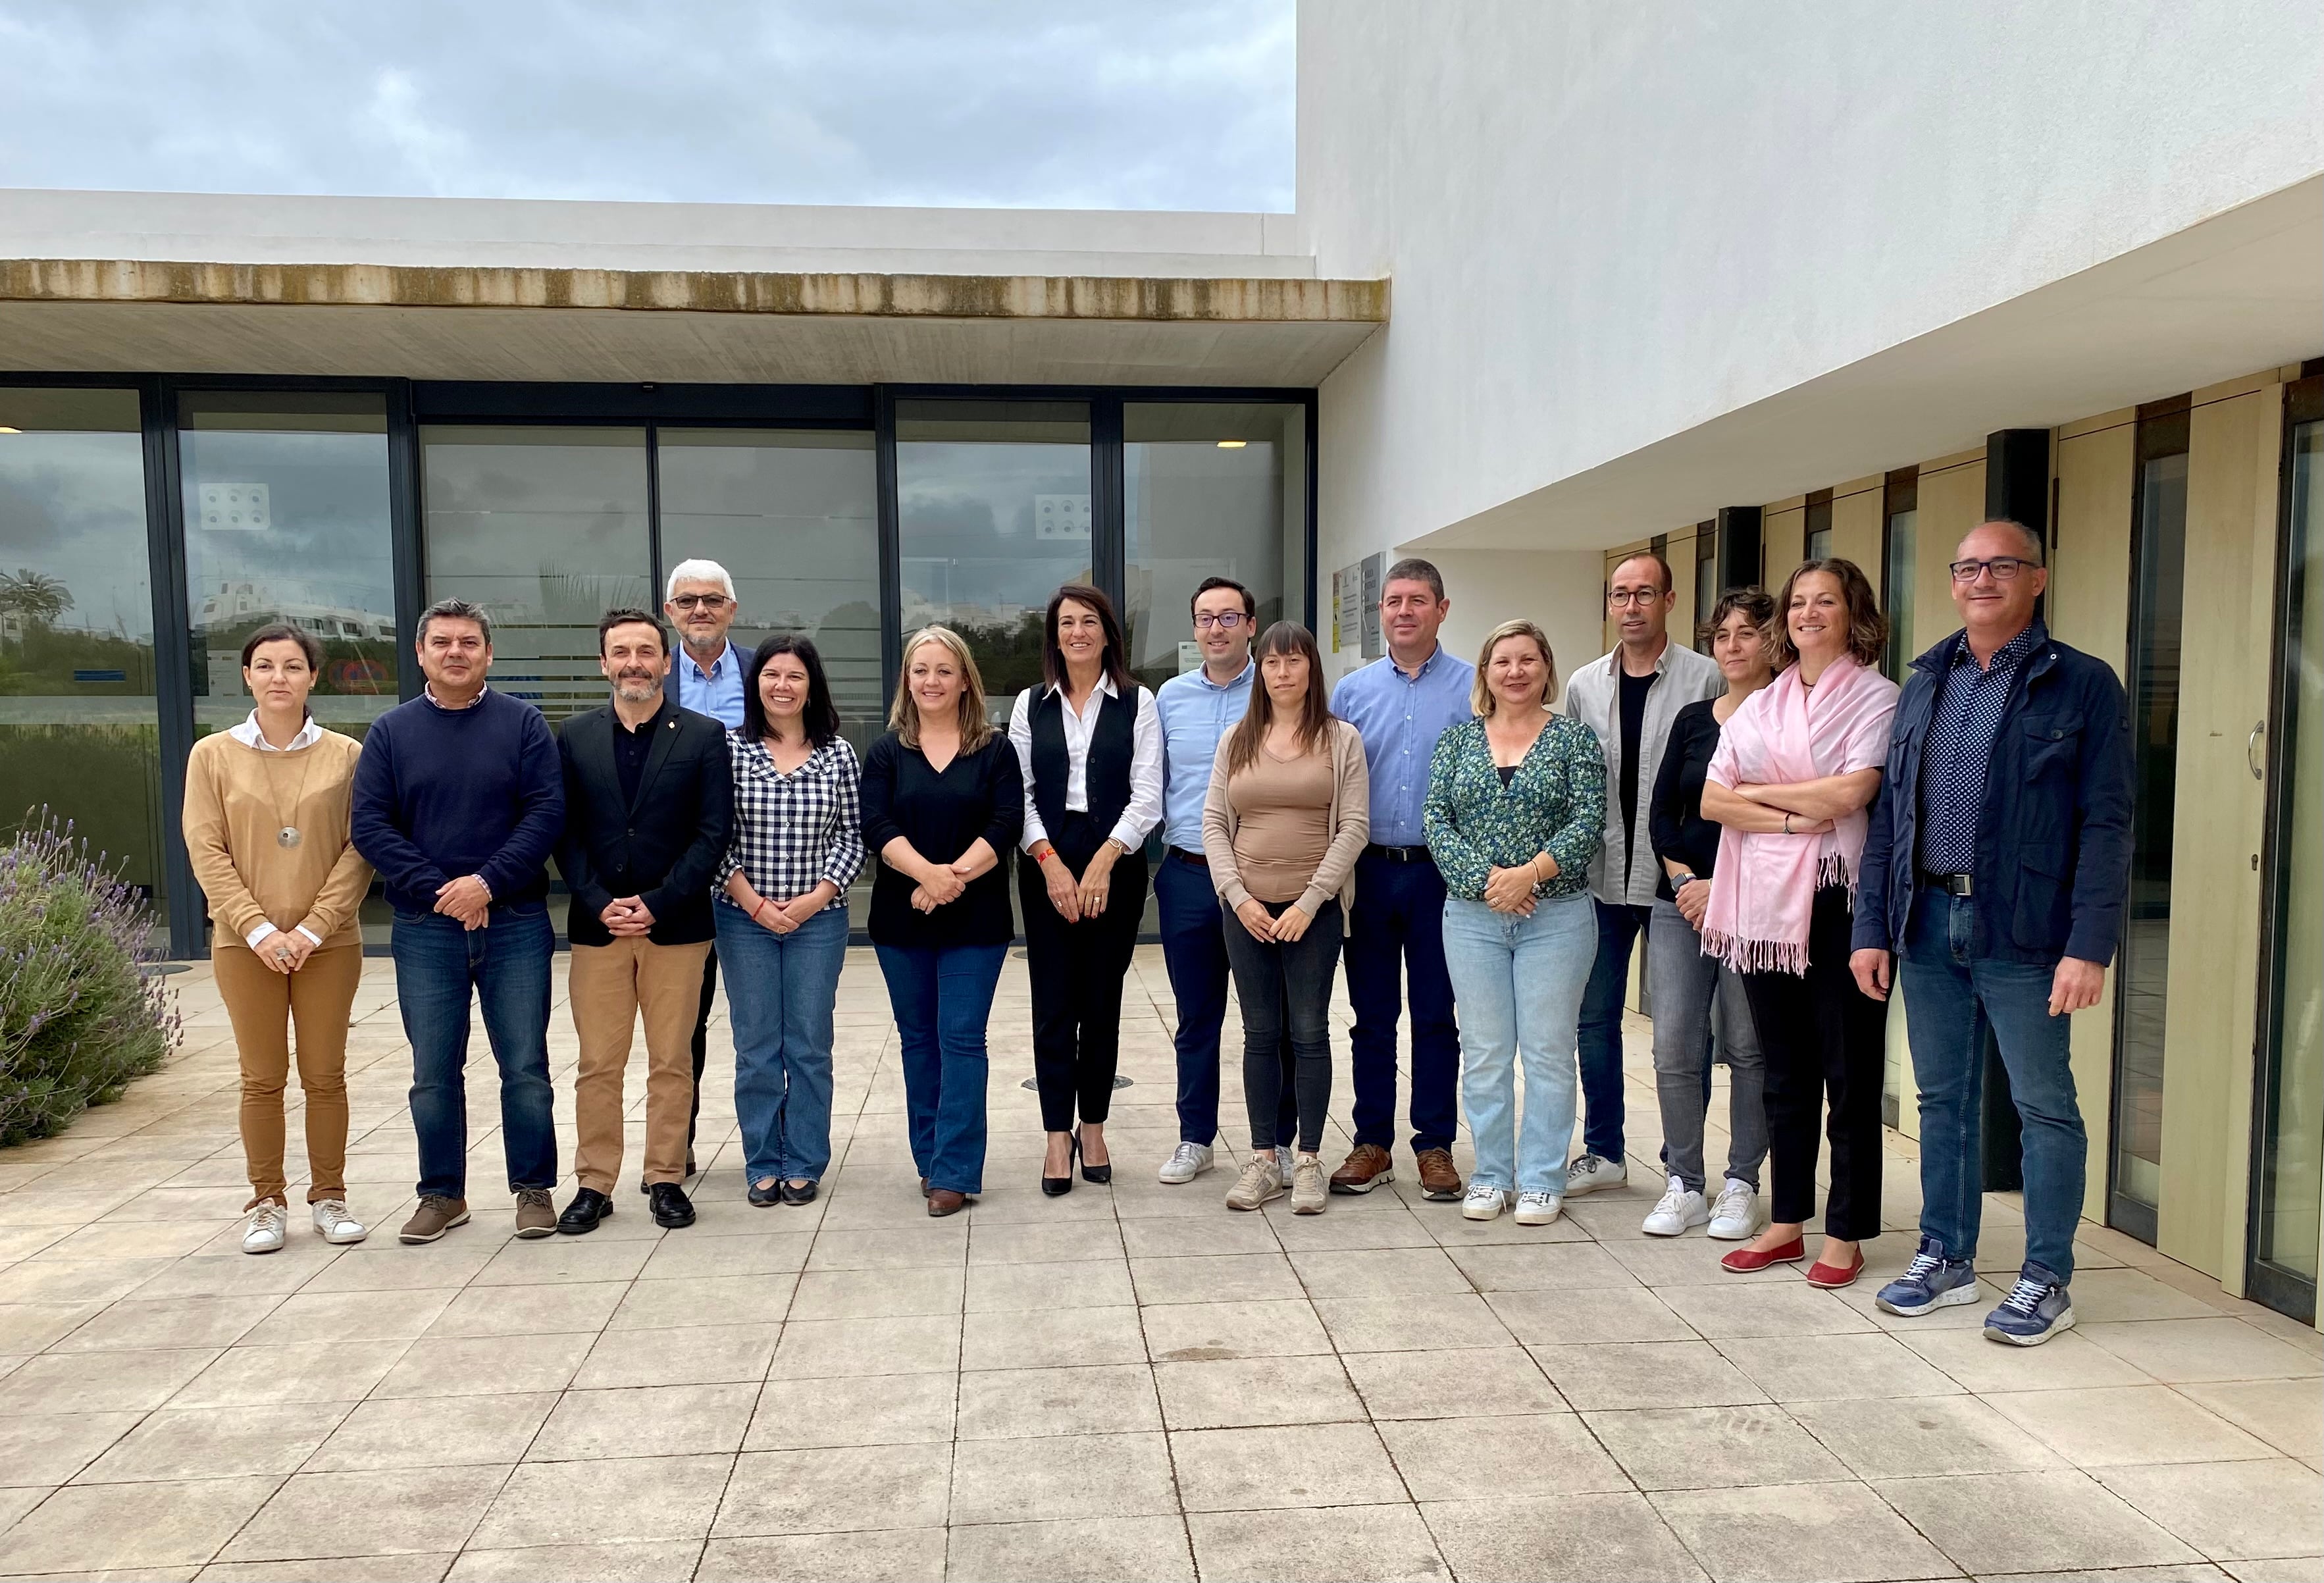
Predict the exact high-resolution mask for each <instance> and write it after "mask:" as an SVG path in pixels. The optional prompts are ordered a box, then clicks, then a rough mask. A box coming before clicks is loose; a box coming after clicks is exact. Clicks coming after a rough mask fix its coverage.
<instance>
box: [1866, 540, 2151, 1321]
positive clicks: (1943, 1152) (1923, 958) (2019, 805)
mask: <svg viewBox="0 0 2324 1583" xmlns="http://www.w3.org/2000/svg"><path fill="white" fill-rule="evenodd" d="M2042 548H2043V546H2042V540H2041V538H2040V537H2039V536H2038V535H2036V534H2035V533H2033V531H2032V530H2031V529H2027V528H2025V527H2024V526H2023V525H2022V524H2020V523H2016V522H2007V521H1995V522H1987V523H1984V524H1982V525H1980V526H1979V527H1978V528H1976V529H1972V530H1971V531H1970V533H1969V537H1968V538H1964V539H1962V540H1961V542H1960V549H1958V550H1957V551H1955V552H1954V553H1955V554H1956V555H1957V556H1959V557H1960V558H1959V559H1957V560H1955V561H1954V562H1953V563H1952V564H1951V566H1950V571H1951V574H1952V594H1953V606H1954V608H1955V609H1957V610H1959V611H1960V615H1961V630H1960V631H1958V632H1955V633H1953V634H1952V636H1950V637H1949V638H1947V639H1946V640H1944V641H1943V642H1941V643H1940V644H1938V645H1937V646H1936V647H1935V648H1933V649H1930V650H1929V651H1928V652H1927V653H1926V654H1923V655H1922V656H1921V657H1920V658H1918V659H1915V660H1914V661H1913V674H1912V676H1911V677H1910V678H1909V679H1908V680H1907V681H1906V682H1905V683H1904V695H1903V697H1901V698H1900V699H1898V700H1897V704H1896V721H1895V726H1894V728H1893V732H1892V734H1891V736H1890V739H1889V746H1888V762H1887V765H1886V772H1885V773H1884V774H1883V776H1882V778H1881V781H1880V795H1879V796H1878V797H1877V798H1876V799H1875V800H1874V802H1873V805H1872V809H1871V823H1870V828H1869V831H1868V832H1867V834H1866V836H1865V841H1864V860H1863V862H1862V863H1861V864H1860V865H1859V867H1858V875H1857V890H1856V924H1855V940H1854V943H1855V947H1856V949H1855V951H1854V953H1852V954H1851V955H1850V956H1849V969H1850V970H1851V971H1853V972H1854V973H1855V975H1856V981H1857V984H1858V987H1859V988H1860V989H1863V991H1864V992H1865V993H1866V994H1867V995H1869V996H1871V997H1872V998H1873V999H1876V1000H1885V999H1887V998H1888V990H1889V987H1890V984H1891V981H1892V974H1893V975H1894V976H1895V978H1901V979H1902V980H1903V982H1904V1025H1905V1033H1906V1035H1907V1037H1908V1039H1909V1041H1910V1043H1911V1045H1912V1050H1913V1078H1914V1082H1915V1083H1916V1084H1917V1086H1918V1087H1919V1090H1920V1103H1921V1246H1920V1250H1919V1251H1918V1252H1917V1253H1916V1254H1915V1255H1914V1258H1913V1262H1912V1264H1911V1265H1908V1266H1907V1267H1906V1269H1905V1271H1904V1275H1902V1276H1900V1277H1898V1278H1897V1279H1896V1280H1894V1281H1891V1282H1890V1283H1888V1284H1887V1285H1886V1286H1884V1287H1882V1288H1881V1289H1880V1293H1879V1295H1878V1296H1877V1298H1875V1299H1874V1301H1875V1302H1877V1303H1878V1304H1879V1305H1880V1306H1881V1307H1882V1308H1884V1309H1886V1311H1888V1312H1890V1313H1895V1314H1903V1315H1906V1316H1913V1315H1918V1314H1924V1313H1929V1312H1932V1311H1934V1310H1936V1309H1939V1308H1948V1307H1951V1306H1953V1305H1955V1304H1959V1303H1968V1302H1977V1301H1978V1280H1977V1265H1976V1260H1977V1238H1978V1224H1979V1220H1980V1219H1981V1212H1982V1210H1983V1209H1984V1187H1985V1183H1984V1180H1983V1175H1984V1170H1983V1161H1982V1160H1981V1158H1980V1155H1981V1152H1982V1145H1983V1142H1984V1121H1985V1104H1984V1083H1985V1050H1986V1037H1987V1033H1988V1032H1989V1033H1990V1034H1991V1035H1992V1038H1993V1042H1994V1044H1995V1045H1997V1046H1998V1047H1999V1049H2000V1052H2001V1064H2002V1067H2003V1069H2004V1070H2005V1071H2006V1072H2007V1073H2008V1076H2009V1097H2010V1100H2012V1102H2014V1103H2015V1105H2016V1107H2017V1115H2018V1119H2019V1121H2020V1122H2021V1123H2022V1126H2023V1146H2024V1169H2025V1260H2024V1265H2023V1266H2022V1268H2021V1269H2020V1271H2019V1274H2018V1277H2017V1280H2016V1282H2015V1284H2013V1285H2012V1287H2011V1288H2010V1291H2009V1293H2008V1294H2007V1295H2006V1296H2005V1297H2004V1298H2003V1299H2002V1301H2001V1302H2000V1304H1999V1305H1998V1306H1997V1307H1996V1308H1995V1309H1994V1310H1993V1311H1991V1312H1989V1313H1987V1315H1986V1319H1985V1333H1986V1336H1987V1339H1991V1340H1995V1341H2002V1342H2006V1343H2008V1344H2010V1345H2012V1346H2017V1347H2034V1346H2039V1345H2040V1344H2041V1343H2043V1342H2044V1341H2047V1340H2048V1339H2050V1338H2051V1337H2052V1336H2055V1335H2057V1334H2058V1333H2059V1332H2060V1331H2061V1330H2068V1329H2070V1328H2071V1327H2072V1325H2073V1323H2074V1306H2073V1303H2072V1302H2071V1300H2070V1298H2069V1296H2068V1294H2067V1288H2068V1286H2069V1284H2070V1283H2071V1282H2072V1280H2073V1276H2074V1229H2075V1226H2076V1223H2077V1222H2078V1221H2079V1220H2080V1218H2081V1212H2082V1189H2083V1180H2082V1179H2083V1173H2084V1171H2085V1169H2086V1167H2087V1163H2088V1156H2089V1139H2088V1137H2086V1136H2085V1134H2084V1132H2083V1128H2082V1115H2081V1109H2080V1105H2079V1104H2078V1102H2077V1101H2076V1099H2075V1095H2074V1072H2073V1068H2072V1065H2071V1064H2070V1041H2071V1034H2070V1023H2071V1020H2072V1016H2073V1014H2074V1013H2075V1012H2077V1011H2080V1010H2083V1009H2085V1008H2089V1007H2090V1006H2094V1005H2096V1004H2097V1003H2098V996H2099V994H2100V993H2101V992H2102V991H2103V990H2104V989H2105V988H2106V973H2107V963H2108V962H2112V961H2113V960H2114V953H2115V946H2116V943H2118V941H2119V940H2120V938H2121V934H2122V914H2123V903H2124V900H2125V898H2126V896H2127V894H2128V891H2129V886H2130V857H2131V840H2130V816H2131V804H2132V797H2133V778H2134V777H2135V773H2136V768H2135V763H2134V760H2133V758H2132V752H2131V744H2130V722H2129V712H2128V709H2127V706H2126V704H2125V701H2124V698H2123V691H2122V685H2121V683H2119V682H2118V681H2116V679H2115V675H2114V672H2113V671H2112V670H2111V669H2110V668H2108V667H2107V666H2106V665H2105V664H2104V663H2103V662H2102V661H2099V660H2097V659H2093V658H2091V657H2090V656H2089V655H2087V654H2083V653H2081V652H2080V651H2078V650H2076V649H2069V648H2068V647H2066V645H2064V644H2063V643H2061V642H2059V641H2058V640H2056V639H2054V638H2052V637H2051V636H2050V633H2049V630H2048V629H2047V628H2046V627H2045V626H2043V622H2042V618H2041V616H2040V615H2039V614H2038V613H2037V612H2036V609H2035V605H2036V603H2037V602H2038V601H2039V600H2040V598H2041V596H2042V591H2043V589H2044V588H2045V587H2047V586H2048V585H2049V581H2050V575H2049V573H2048V572H2047V571H2046V570H2045V569H2043V565H2042ZM1900 958H1901V961H1900V960H1899V959H1900Z"/></svg>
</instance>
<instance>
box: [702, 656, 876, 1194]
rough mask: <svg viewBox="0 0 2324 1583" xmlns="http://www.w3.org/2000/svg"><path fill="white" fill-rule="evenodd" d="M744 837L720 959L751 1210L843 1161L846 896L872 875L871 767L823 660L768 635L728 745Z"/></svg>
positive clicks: (745, 676)
mask: <svg viewBox="0 0 2324 1583" xmlns="http://www.w3.org/2000/svg"><path fill="white" fill-rule="evenodd" d="M726 748H727V758H728V759H729V761H730V762H731V763H732V765H733V775H734V824H733V838H732V842H731V844H730V845H729V847H728V849H727V852H726V861H725V862H724V864H723V865H722V866H721V868H720V870H719V874H718V885H719V904H718V906H717V907H715V908H713V909H712V910H713V911H714V912H715V914H716V916H717V924H718V957H719V960H720V961H721V962H724V964H725V966H726V971H725V972H724V974H723V975H722V977H723V978H724V980H725V983H726V1008H727V1011H728V1013H729V1015H730V1016H731V1017H732V1018H733V1024H734V1116H735V1119H736V1121H737V1122H738V1123H739V1124H740V1126H741V1128H742V1150H743V1156H744V1160H743V1164H744V1179H745V1180H746V1181H747V1182H748V1183H750V1193H751V1201H752V1203H754V1204H757V1205H759V1206H761V1208H764V1207H765V1206H766V1205H769V1204H772V1203H776V1202H781V1203H787V1204H804V1203H811V1202H813V1201H814V1200H815V1192H816V1182H817V1181H818V1180H820V1179H821V1177H822V1175H823V1173H824V1169H825V1167H826V1166H827V1165H829V1164H831V1046H832V1040H833V1031H832V1011H833V1007H834V1004H835V1002H836V1000H837V999H838V995H839V970H840V968H841V966H842V965H843V964H844V962H846V960H847V888H848V886H849V885H850V884H852V883H853V881H854V879H855V876H856V874H857V872H858V871H859V870H862V867H863V817H862V768H861V766H859V765H858V764H857V762H856V759H855V750H854V749H853V748H851V747H849V746H848V745H847V740H846V739H845V738H844V737H843V736H841V735H840V734H839V710H838V708H837V706H836V705H835V704H833V703H832V701H831V684H830V683H829V682H828V681H826V680H825V677H824V674H823V658H822V657H821V656H820V655H818V654H817V653H816V648H815V645H814V643H813V642H811V641H809V640H807V639H805V638H792V637H781V638H770V639H768V640H766V641H765V642H763V643H761V644H760V645H759V649H758V652H757V653H755V654H753V655H752V656H751V663H750V664H749V665H747V666H745V667H743V670H742V729H740V730H739V731H734V732H728V733H727V737H726Z"/></svg>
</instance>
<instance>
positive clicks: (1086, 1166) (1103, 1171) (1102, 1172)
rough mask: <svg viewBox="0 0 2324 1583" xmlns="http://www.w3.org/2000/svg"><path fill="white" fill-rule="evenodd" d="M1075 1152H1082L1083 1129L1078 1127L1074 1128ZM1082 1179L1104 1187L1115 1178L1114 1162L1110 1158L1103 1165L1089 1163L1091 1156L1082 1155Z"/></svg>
mask: <svg viewBox="0 0 2324 1583" xmlns="http://www.w3.org/2000/svg"><path fill="white" fill-rule="evenodd" d="M1081 1153H1082V1129H1081V1128H1080V1127H1074V1154H1076V1155H1080V1154H1081ZM1082 1180H1083V1181H1084V1182H1088V1183H1095V1184H1096V1185H1097V1186H1100V1187H1103V1186H1104V1185H1105V1184H1106V1183H1109V1182H1111V1181H1112V1180H1113V1162H1112V1161H1111V1160H1108V1161H1107V1162H1106V1163H1105V1164H1102V1165H1093V1164H1090V1163H1089V1156H1088V1155H1082Z"/></svg>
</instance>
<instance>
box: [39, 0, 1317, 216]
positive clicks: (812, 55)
mask: <svg viewBox="0 0 2324 1583" xmlns="http://www.w3.org/2000/svg"><path fill="white" fill-rule="evenodd" d="M1293 27H1294V15H1293V0H1148V3H1146V4H1139V3H1138V0H916V3H915V0H813V3H803V0H759V3H757V4H748V3H743V0H660V3H657V0H631V3H630V4H626V5H614V4H611V3H609V0H460V3H457V4H455V3H447V0H396V3H395V4H392V5H380V4H358V3H355V0H335V3H327V4H319V5H318V4H315V3H314V0H303V3H293V0H201V3H200V4H196V5H188V4H185V3H183V0H167V3H162V4H152V3H148V0H74V3H72V4H58V3H56V0H0V106H5V107H6V113H5V115H0V188H6V187H44V188H91V189H115V190H148V191H152V190H160V191H175V192H263V193H327V194H346V195H379V196H410V197H473V198H633V199H645V200H675V201H688V202H735V203H827V204H903V205H946V206H950V205H965V206H973V207H1043V208H1140V209H1145V208H1154V209H1221V210H1266V211H1287V210H1289V209H1290V208H1291V207H1292V202H1293V111H1294V106H1293Z"/></svg>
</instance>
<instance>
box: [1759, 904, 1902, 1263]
mask: <svg viewBox="0 0 2324 1583" xmlns="http://www.w3.org/2000/svg"><path fill="white" fill-rule="evenodd" d="M1850 922H1851V920H1850V918H1849V911H1848V889H1847V888H1846V887H1845V886H1840V885H1831V886H1826V887H1825V888H1823V889H1821V890H1819V891H1817V892H1816V894H1815V907H1814V910H1813V912H1812V914H1811V915H1810V920H1809V924H1808V971H1807V976H1806V977H1805V978H1802V977H1801V976H1799V975H1798V974H1796V973H1784V972H1773V973H1745V974H1744V975H1743V989H1744V993H1745V994H1747V995H1748V996H1749V997H1750V999H1751V1021H1752V1023H1753V1025H1754V1026H1756V1027H1757V1029H1758V1030H1759V1047H1760V1049H1761V1051H1762V1053H1763V1054H1764V1055H1765V1058H1766V1063H1767V1134H1768V1147H1767V1160H1768V1166H1769V1176H1770V1178H1771V1180H1770V1183H1769V1186H1770V1188H1771V1190H1772V1197H1773V1201H1772V1203H1771V1204H1770V1205H1769V1207H1768V1218H1769V1219H1772V1220H1774V1221H1775V1222H1777V1223H1779V1224H1791V1223H1800V1224H1804V1223H1805V1222H1807V1221H1808V1220H1811V1219H1814V1218H1815V1176H1816V1154H1817V1152H1818V1145H1817V1141H1816V1134H1817V1132H1818V1131H1819V1130H1820V1128H1819V1123H1820V1122H1824V1118H1823V1115H1822V1112H1823V1110H1824V1108H1825V1104H1826V1099H1827V1096H1829V1100H1830V1105H1831V1117H1830V1120H1829V1121H1828V1122H1824V1126H1823V1127H1822V1128H1821V1129H1822V1130H1827V1131H1828V1132H1829V1133H1830V1136H1831V1194H1830V1196H1829V1197H1828V1198H1827V1199H1826V1200H1825V1201H1824V1208H1823V1230H1824V1235H1825V1236H1827V1237H1837V1238H1840V1240H1842V1241H1844V1242H1861V1241H1863V1240H1865V1239H1866V1238H1872V1237H1877V1236H1879V1235H1880V1075H1881V1069H1882V1067H1883V1066H1885V1065H1886V1061H1887V1054H1888V1043H1887V1036H1886V1035H1887V1027H1888V1003H1887V1002H1886V1001H1885V1000H1875V999H1872V998H1871V997H1870V996H1868V995H1867V994H1865V993H1864V991H1863V990H1861V989H1858V988H1857V987H1856V978H1855V975H1853V974H1852V973H1850V972H1849V971H1848V953H1849V924H1850Z"/></svg>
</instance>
